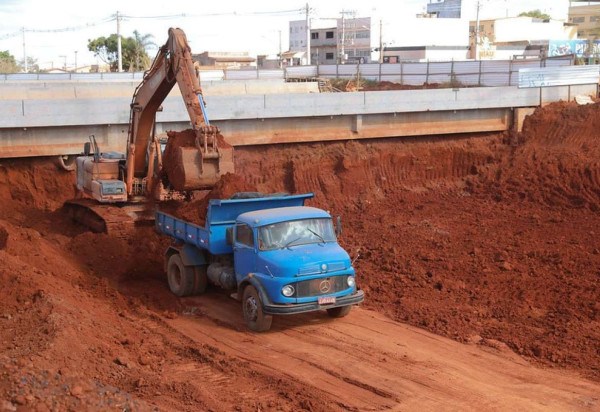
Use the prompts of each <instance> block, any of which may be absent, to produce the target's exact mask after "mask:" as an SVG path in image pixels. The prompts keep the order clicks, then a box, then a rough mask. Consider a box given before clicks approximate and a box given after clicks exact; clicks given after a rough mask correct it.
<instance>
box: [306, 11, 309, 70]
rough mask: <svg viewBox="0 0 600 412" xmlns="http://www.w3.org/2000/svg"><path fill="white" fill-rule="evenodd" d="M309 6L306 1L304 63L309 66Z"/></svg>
mask: <svg viewBox="0 0 600 412" xmlns="http://www.w3.org/2000/svg"><path fill="white" fill-rule="evenodd" d="M309 13H310V7H308V3H306V64H307V65H309V66H310V18H309Z"/></svg>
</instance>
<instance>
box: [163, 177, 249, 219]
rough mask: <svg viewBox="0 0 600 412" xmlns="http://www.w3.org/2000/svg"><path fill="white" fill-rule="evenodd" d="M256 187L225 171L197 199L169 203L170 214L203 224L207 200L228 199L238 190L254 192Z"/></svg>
mask: <svg viewBox="0 0 600 412" xmlns="http://www.w3.org/2000/svg"><path fill="white" fill-rule="evenodd" d="M255 191H256V187H255V186H254V185H253V184H251V183H249V182H247V181H246V180H244V178H243V177H242V176H241V175H236V174H232V173H226V174H225V175H223V176H222V177H221V179H220V180H219V181H218V182H217V184H216V185H215V187H214V188H213V189H212V190H211V191H209V192H208V193H206V192H205V193H199V194H198V198H197V199H192V200H191V201H190V202H182V203H178V204H172V205H170V208H172V209H171V210H170V212H171V214H173V215H175V216H177V217H179V218H181V219H185V220H187V221H189V222H191V223H195V224H197V225H200V226H204V225H205V223H206V212H207V210H208V202H209V201H210V200H211V199H228V198H230V197H231V196H232V195H233V194H235V193H238V192H255Z"/></svg>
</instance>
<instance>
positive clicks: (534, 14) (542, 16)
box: [519, 9, 550, 20]
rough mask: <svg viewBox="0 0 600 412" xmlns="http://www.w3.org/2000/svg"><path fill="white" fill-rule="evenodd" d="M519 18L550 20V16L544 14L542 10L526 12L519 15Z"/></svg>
mask: <svg viewBox="0 0 600 412" xmlns="http://www.w3.org/2000/svg"><path fill="white" fill-rule="evenodd" d="M519 17H533V18H536V19H542V20H550V15H549V14H546V13H542V11H541V10H540V9H535V10H530V11H524V12H523V13H520V14H519Z"/></svg>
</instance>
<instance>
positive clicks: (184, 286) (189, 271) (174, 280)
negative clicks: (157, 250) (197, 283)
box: [167, 253, 195, 297]
mask: <svg viewBox="0 0 600 412" xmlns="http://www.w3.org/2000/svg"><path fill="white" fill-rule="evenodd" d="M167 279H168V281H169V289H171V292H173V293H174V294H175V295H177V296H179V297H182V296H189V295H191V294H192V293H194V280H195V274H194V268H193V267H192V266H185V265H184V264H183V261H182V260H181V256H179V254H178V253H175V254H173V255H171V257H170V258H169V262H168V263H167Z"/></svg>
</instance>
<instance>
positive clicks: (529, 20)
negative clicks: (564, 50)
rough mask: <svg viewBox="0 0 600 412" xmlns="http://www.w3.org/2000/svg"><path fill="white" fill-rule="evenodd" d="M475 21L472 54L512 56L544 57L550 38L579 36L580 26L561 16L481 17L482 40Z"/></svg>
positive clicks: (470, 42)
mask: <svg viewBox="0 0 600 412" xmlns="http://www.w3.org/2000/svg"><path fill="white" fill-rule="evenodd" d="M475 25H476V22H475V21H471V22H470V23H469V34H470V36H469V50H470V53H469V58H471V59H513V58H515V57H517V56H522V57H527V56H528V55H529V56H535V57H545V56H546V51H547V50H548V43H549V41H550V40H554V39H559V40H572V39H576V38H577V27H576V26H575V25H573V24H570V23H564V22H563V21H560V20H542V19H538V18H533V17H507V18H500V19H493V20H480V21H479V43H478V44H475V43H476V39H477V33H476V31H475Z"/></svg>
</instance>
